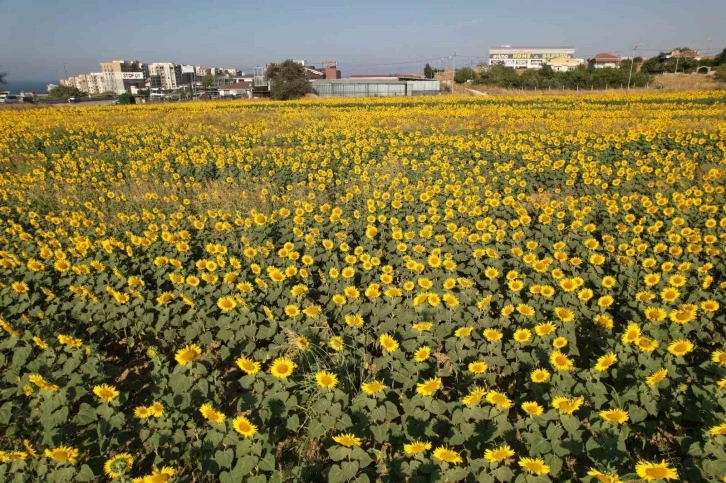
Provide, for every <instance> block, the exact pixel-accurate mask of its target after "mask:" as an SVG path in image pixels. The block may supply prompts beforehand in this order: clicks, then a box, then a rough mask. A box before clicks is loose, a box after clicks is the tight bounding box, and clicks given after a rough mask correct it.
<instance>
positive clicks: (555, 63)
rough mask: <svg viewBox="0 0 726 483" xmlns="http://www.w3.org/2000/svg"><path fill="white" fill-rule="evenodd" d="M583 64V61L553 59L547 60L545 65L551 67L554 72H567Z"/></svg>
mask: <svg viewBox="0 0 726 483" xmlns="http://www.w3.org/2000/svg"><path fill="white" fill-rule="evenodd" d="M584 63H585V59H571V58H569V57H555V58H554V59H549V60H547V62H545V64H547V65H549V66H550V67H552V70H554V71H555V72H569V71H571V70H575V69H577V68H578V67H580V66H581V65H583V64H584Z"/></svg>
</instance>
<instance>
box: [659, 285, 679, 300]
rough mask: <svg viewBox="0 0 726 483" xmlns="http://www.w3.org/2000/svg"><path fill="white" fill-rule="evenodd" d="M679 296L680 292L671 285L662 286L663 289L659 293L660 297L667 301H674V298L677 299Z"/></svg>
mask: <svg viewBox="0 0 726 483" xmlns="http://www.w3.org/2000/svg"><path fill="white" fill-rule="evenodd" d="M680 296H681V293H680V292H679V291H678V290H677V289H675V288H673V287H667V288H664V289H663V291H661V293H660V298H661V299H662V300H663V301H664V302H669V303H672V302H675V301H676V300H678V297H680Z"/></svg>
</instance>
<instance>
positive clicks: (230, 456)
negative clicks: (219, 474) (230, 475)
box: [214, 448, 234, 468]
mask: <svg viewBox="0 0 726 483" xmlns="http://www.w3.org/2000/svg"><path fill="white" fill-rule="evenodd" d="M214 461H216V462H217V464H218V465H219V466H220V468H231V467H232V462H233V461H234V450H233V449H232V448H227V449H226V450H224V451H222V450H217V452H216V453H214Z"/></svg>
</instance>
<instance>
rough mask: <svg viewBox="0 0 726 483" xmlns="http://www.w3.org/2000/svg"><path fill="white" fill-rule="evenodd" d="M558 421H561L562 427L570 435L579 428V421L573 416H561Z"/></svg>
mask: <svg viewBox="0 0 726 483" xmlns="http://www.w3.org/2000/svg"><path fill="white" fill-rule="evenodd" d="M560 421H562V426H563V427H564V428H565V429H566V430H567V432H568V433H570V434H573V433H574V432H575V431H577V430H578V429H579V428H580V420H579V419H577V418H576V417H575V416H570V415H569V414H562V415H561V416H560Z"/></svg>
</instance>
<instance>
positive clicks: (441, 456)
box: [434, 446, 463, 465]
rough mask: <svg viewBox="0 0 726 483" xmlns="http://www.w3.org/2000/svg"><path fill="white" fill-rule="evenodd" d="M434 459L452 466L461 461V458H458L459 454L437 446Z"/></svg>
mask: <svg viewBox="0 0 726 483" xmlns="http://www.w3.org/2000/svg"><path fill="white" fill-rule="evenodd" d="M434 459H437V460H439V461H444V462H446V463H451V464H454V465H455V464H458V463H461V462H462V461H463V460H462V459H461V456H459V453H457V452H456V451H454V450H451V449H449V448H447V447H445V446H439V447H438V448H436V449H435V450H434Z"/></svg>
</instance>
